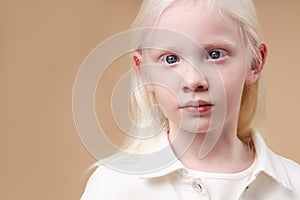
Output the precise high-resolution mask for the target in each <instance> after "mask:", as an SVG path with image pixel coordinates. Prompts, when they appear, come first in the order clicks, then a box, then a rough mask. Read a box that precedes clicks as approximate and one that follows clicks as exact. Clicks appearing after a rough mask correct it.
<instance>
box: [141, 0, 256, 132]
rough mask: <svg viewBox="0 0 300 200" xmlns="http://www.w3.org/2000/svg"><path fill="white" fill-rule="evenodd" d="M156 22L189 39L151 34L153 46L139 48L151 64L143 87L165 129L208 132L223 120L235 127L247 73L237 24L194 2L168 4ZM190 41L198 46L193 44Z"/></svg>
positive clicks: (227, 125)
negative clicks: (152, 95)
mask: <svg viewBox="0 0 300 200" xmlns="http://www.w3.org/2000/svg"><path fill="white" fill-rule="evenodd" d="M157 26H158V28H162V29H168V30H172V31H176V32H178V33H180V34H183V35H185V36H187V37H189V38H190V39H191V40H190V42H186V41H182V42H180V40H181V37H178V38H177V39H176V38H174V37H173V36H174V35H173V36H171V35H170V37H157V36H156V37H155V38H156V41H155V42H153V43H156V44H157V46H156V47H157V49H150V50H149V49H148V50H143V52H142V54H143V58H142V59H143V64H144V65H147V64H150V65H149V67H145V68H144V69H143V67H142V71H144V73H145V74H147V76H148V79H149V81H150V84H149V85H148V86H147V88H148V90H149V91H150V92H154V93H155V96H156V98H157V100H158V103H159V104H160V106H161V108H162V110H163V112H164V114H165V116H166V117H167V118H168V119H169V122H170V130H171V131H178V130H184V131H189V132H207V131H208V128H209V127H210V128H218V127H221V126H222V128H223V122H225V124H224V125H225V128H230V127H231V128H234V126H236V124H237V120H238V115H239V108H240V101H241V95H242V90H243V86H244V84H245V82H246V81H247V79H249V77H250V75H249V74H250V72H249V71H250V69H249V68H250V67H249V66H248V64H247V63H248V62H247V53H248V51H247V48H246V45H245V44H244V43H243V42H241V40H240V37H239V34H238V30H237V29H236V27H231V26H229V25H228V24H224V22H223V21H222V20H221V19H220V18H219V17H218V16H217V15H216V14H215V13H212V12H209V11H207V9H206V8H205V7H203V6H201V5H200V4H198V3H193V5H192V6H188V7H187V6H185V5H181V4H179V5H176V6H173V7H170V8H168V9H167V10H166V11H165V12H164V13H163V15H162V16H161V18H160V20H159V22H158V24H157ZM168 40H169V41H168ZM193 41H194V42H195V43H197V45H198V46H199V48H198V49H195V48H193V47H192V46H193V44H195V43H194V42H193ZM160 45H163V46H160ZM173 45H175V46H176V47H170V48H167V49H165V50H159V48H162V47H163V48H166V47H165V46H173ZM175 48H176V49H175ZM175 52H176V53H175ZM153 64H158V66H159V67H151V65H153ZM153 66H155V65H153ZM199 105H200V106H199ZM222 112H223V113H224V114H222ZM212 114H213V115H212ZM212 118H214V120H212ZM211 123H213V124H211Z"/></svg>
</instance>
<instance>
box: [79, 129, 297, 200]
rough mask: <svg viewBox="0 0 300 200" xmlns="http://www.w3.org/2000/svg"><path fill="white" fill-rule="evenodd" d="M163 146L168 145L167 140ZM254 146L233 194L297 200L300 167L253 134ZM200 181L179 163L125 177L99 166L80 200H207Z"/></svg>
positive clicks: (255, 199)
mask: <svg viewBox="0 0 300 200" xmlns="http://www.w3.org/2000/svg"><path fill="white" fill-rule="evenodd" d="M163 143H168V139H167V137H165V138H164V139H163ZM254 144H255V149H256V161H255V165H254V166H253V169H252V170H253V171H252V172H251V175H250V176H249V178H248V180H247V181H246V182H245V183H246V184H245V186H243V187H240V189H238V191H236V190H235V192H237V193H238V194H239V195H237V196H238V198H237V199H241V200H291V199H292V200H300V166H299V165H298V164H297V163H295V162H293V161H291V160H288V159H286V158H284V157H281V156H279V155H277V154H275V153H274V152H272V151H271V150H270V149H269V148H268V146H267V145H266V144H265V142H264V141H263V139H262V137H261V136H260V135H259V133H256V134H254ZM170 156H174V153H173V155H170ZM137 165H143V163H142V164H141V163H138V164H137ZM204 179H205V177H201V173H200V174H199V173H195V171H193V170H190V169H187V168H186V167H184V166H183V164H182V163H181V162H180V161H179V160H176V161H175V162H174V163H172V164H170V165H169V166H167V167H164V168H162V169H160V170H158V171H154V172H150V173H147V174H126V173H122V172H118V171H115V170H112V169H110V168H108V167H106V166H105V165H102V166H100V167H98V168H97V169H96V171H95V172H94V173H93V174H92V176H91V177H90V179H89V181H88V183H87V185H86V189H85V191H84V193H83V195H82V197H81V200H99V199H103V200H158V199H164V200H194V199H195V200H196V199H200V200H206V199H207V200H208V199H210V198H209V196H210V195H209V193H208V190H207V188H205V186H204V183H203V180H204ZM217 190H218V188H217V187H216V192H218V191H217ZM239 190H240V191H239ZM231 192H232V191H231V190H230V189H228V193H227V194H224V196H223V198H221V199H222V200H223V199H226V200H231V199H228V194H230V193H231Z"/></svg>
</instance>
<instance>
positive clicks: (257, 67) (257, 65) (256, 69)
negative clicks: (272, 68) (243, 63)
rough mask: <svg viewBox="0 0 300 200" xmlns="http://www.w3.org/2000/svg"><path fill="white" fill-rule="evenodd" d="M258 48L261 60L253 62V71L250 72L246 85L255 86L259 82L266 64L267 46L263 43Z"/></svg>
mask: <svg viewBox="0 0 300 200" xmlns="http://www.w3.org/2000/svg"><path fill="white" fill-rule="evenodd" d="M258 48H259V54H260V58H261V59H260V60H259V59H254V60H252V62H251V69H250V70H249V71H248V74H247V77H246V84H253V83H255V82H256V81H257V79H258V78H259V76H260V74H261V72H262V70H263V68H264V65H265V63H266V59H267V55H268V50H267V45H266V44H265V43H261V44H260V45H259V46H258Z"/></svg>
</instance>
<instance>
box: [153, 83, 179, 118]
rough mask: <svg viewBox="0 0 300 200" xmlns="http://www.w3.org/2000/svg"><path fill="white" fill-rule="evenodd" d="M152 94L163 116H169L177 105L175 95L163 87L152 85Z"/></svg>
mask: <svg viewBox="0 0 300 200" xmlns="http://www.w3.org/2000/svg"><path fill="white" fill-rule="evenodd" d="M154 94H155V97H156V100H157V102H158V104H159V106H160V108H161V110H162V112H163V113H164V114H165V116H169V115H170V114H171V113H172V112H174V111H175V109H176V107H178V105H179V102H178V99H177V97H176V95H175V94H174V93H173V92H172V91H170V90H169V89H167V88H165V87H162V86H154Z"/></svg>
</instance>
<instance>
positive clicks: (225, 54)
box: [206, 49, 228, 60]
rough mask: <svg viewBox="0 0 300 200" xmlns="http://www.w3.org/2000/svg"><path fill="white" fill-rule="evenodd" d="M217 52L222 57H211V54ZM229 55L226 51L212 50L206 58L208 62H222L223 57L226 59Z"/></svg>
mask: <svg viewBox="0 0 300 200" xmlns="http://www.w3.org/2000/svg"><path fill="white" fill-rule="evenodd" d="M215 52H217V53H219V54H220V55H219V56H220V57H218V58H212V57H211V54H212V53H215ZM227 55H228V53H227V51H225V50H222V49H213V50H210V51H208V52H207V57H206V59H207V60H220V59H222V58H223V57H225V56H227Z"/></svg>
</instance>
